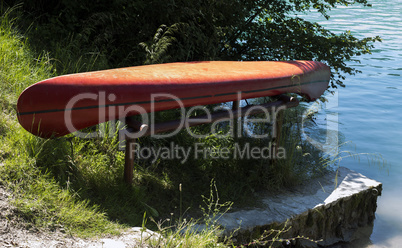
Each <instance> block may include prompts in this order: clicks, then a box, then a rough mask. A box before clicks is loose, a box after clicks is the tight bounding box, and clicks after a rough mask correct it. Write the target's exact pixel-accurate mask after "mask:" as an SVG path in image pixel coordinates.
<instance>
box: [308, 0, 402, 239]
mask: <svg viewBox="0 0 402 248" xmlns="http://www.w3.org/2000/svg"><path fill="white" fill-rule="evenodd" d="M370 3H372V4H373V7H371V8H367V7H362V6H353V7H345V8H337V9H334V10H333V11H331V12H330V15H331V18H330V19H329V20H325V19H324V18H321V17H319V15H315V14H313V15H310V14H309V15H308V19H310V20H314V21H317V22H319V23H320V24H322V25H323V26H325V27H327V28H329V29H330V30H331V31H333V32H335V33H338V32H341V31H345V30H350V31H351V32H352V34H354V35H355V36H357V37H364V36H376V35H379V36H381V38H382V39H383V42H382V43H376V44H375V49H374V51H373V54H371V55H364V56H362V57H360V59H361V64H356V63H350V64H351V65H353V66H356V67H358V69H359V70H361V71H362V72H363V73H361V74H357V75H356V76H348V77H347V79H346V81H345V84H346V88H342V89H339V90H338V92H337V94H336V95H335V96H333V97H329V101H330V102H329V104H328V105H327V110H324V111H326V112H324V114H322V111H321V115H320V118H321V119H322V120H321V122H320V121H319V122H320V123H321V124H320V125H321V128H326V125H327V124H326V123H325V122H326V121H328V120H329V119H332V120H333V119H334V118H333V117H336V120H337V125H336V127H337V129H338V130H339V140H340V143H341V142H351V143H348V144H346V145H345V146H343V147H342V148H341V150H344V151H353V152H355V153H369V154H381V155H382V157H383V158H384V159H385V160H386V161H387V165H386V167H385V168H383V167H382V166H378V165H375V164H373V161H372V160H368V159H366V156H364V155H360V162H359V161H358V160H356V159H346V158H345V159H343V160H342V161H341V162H340V165H341V166H345V167H348V168H350V169H353V170H355V171H358V172H360V173H362V174H364V175H366V176H368V177H370V178H373V179H375V180H378V181H380V182H382V183H383V193H382V196H381V197H379V198H378V208H377V212H376V220H375V223H374V230H373V233H372V235H371V237H370V240H371V243H372V244H371V245H369V247H402V0H393V1H381V0H374V1H370ZM328 106H330V107H328ZM323 116H324V117H325V119H323V118H322V117H323ZM324 120H325V122H324ZM345 155H346V154H345ZM360 247H367V245H364V246H363V245H360Z"/></svg>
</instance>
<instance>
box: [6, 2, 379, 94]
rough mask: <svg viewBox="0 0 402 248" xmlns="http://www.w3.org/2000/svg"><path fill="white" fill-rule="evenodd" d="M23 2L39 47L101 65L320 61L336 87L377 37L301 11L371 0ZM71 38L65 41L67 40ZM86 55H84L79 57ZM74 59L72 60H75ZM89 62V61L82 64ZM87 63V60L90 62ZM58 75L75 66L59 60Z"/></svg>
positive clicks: (324, 11)
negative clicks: (331, 25) (340, 29)
mask: <svg viewBox="0 0 402 248" xmlns="http://www.w3.org/2000/svg"><path fill="white" fill-rule="evenodd" d="M5 3H6V4H8V6H15V5H16V4H18V3H20V4H21V5H22V7H21V11H22V13H23V15H24V20H23V21H22V22H21V25H22V26H23V27H28V26H31V25H32V28H31V29H30V31H29V32H28V34H29V36H30V37H31V38H32V39H34V44H36V46H37V49H38V50H39V51H41V50H42V49H41V48H43V47H46V48H47V50H49V51H50V52H51V56H52V57H53V58H56V59H59V58H60V56H62V55H63V54H61V53H62V51H63V49H62V48H63V47H64V46H66V45H67V44H70V46H71V44H74V45H72V47H76V49H71V48H69V49H68V50H70V51H73V54H76V56H77V54H79V55H80V56H79V57H75V58H74V57H73V56H72V57H71V59H78V58H81V59H82V57H84V61H85V60H86V59H88V60H91V58H92V60H93V56H94V55H96V60H98V62H97V63H98V65H99V67H100V68H106V67H122V66H132V65H140V64H143V63H146V64H149V63H162V62H174V61H201V60H296V59H299V60H318V61H323V62H326V63H327V64H328V65H330V66H331V67H332V82H331V86H332V87H336V86H338V85H339V86H344V83H343V80H344V79H345V75H344V74H354V73H356V72H358V71H357V70H356V69H354V68H352V67H349V66H347V65H346V63H345V62H346V61H347V60H355V58H354V56H355V55H361V54H366V53H370V49H371V48H372V47H373V46H372V42H374V41H380V38H379V37H373V38H370V37H369V38H363V39H358V38H356V37H354V36H353V35H351V33H350V32H344V33H340V34H335V33H333V32H331V31H329V30H327V29H325V28H324V27H322V26H320V25H319V24H317V23H312V22H309V21H306V20H304V19H302V18H300V17H298V14H300V13H308V12H310V11H318V12H319V13H321V14H322V15H323V16H324V17H325V18H327V19H328V18H330V16H329V11H330V10H331V9H332V8H336V7H337V6H348V5H351V4H362V5H364V6H371V5H370V4H368V2H367V0H357V1H353V2H350V1H347V0H338V1H335V0H291V1H282V0H269V1H262V0H259V1H255V0H235V1H233V0H230V1H229V0H207V1H196V0H169V1H165V0H163V1H162V0H155V1H144V0H136V1H129V0H119V1H104V0H98V1H96V3H94V2H93V1H89V0H84V1H82V0H80V1H78V0H73V1H71V0H57V1H54V0H40V1H24V0H5ZM66 41H68V43H66ZM81 56H82V57H81ZM70 61H71V60H70ZM84 64H85V63H84ZM87 64H88V63H87ZM57 69H58V71H59V73H61V72H63V73H66V72H76V71H81V70H86V69H88V67H84V68H75V70H72V69H71V68H69V66H68V65H64V64H59V65H58V66H57Z"/></svg>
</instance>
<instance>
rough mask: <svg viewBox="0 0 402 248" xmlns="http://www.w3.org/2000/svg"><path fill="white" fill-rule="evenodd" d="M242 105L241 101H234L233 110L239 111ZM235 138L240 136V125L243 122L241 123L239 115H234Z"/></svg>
mask: <svg viewBox="0 0 402 248" xmlns="http://www.w3.org/2000/svg"><path fill="white" fill-rule="evenodd" d="M239 107H240V101H233V105H232V110H233V112H237V111H238V110H239ZM232 121H233V127H232V128H233V138H234V139H237V138H238V137H239V133H240V132H241V131H240V132H239V130H238V129H239V125H241V123H240V124H239V117H238V116H237V115H235V116H234V117H233V120H232Z"/></svg>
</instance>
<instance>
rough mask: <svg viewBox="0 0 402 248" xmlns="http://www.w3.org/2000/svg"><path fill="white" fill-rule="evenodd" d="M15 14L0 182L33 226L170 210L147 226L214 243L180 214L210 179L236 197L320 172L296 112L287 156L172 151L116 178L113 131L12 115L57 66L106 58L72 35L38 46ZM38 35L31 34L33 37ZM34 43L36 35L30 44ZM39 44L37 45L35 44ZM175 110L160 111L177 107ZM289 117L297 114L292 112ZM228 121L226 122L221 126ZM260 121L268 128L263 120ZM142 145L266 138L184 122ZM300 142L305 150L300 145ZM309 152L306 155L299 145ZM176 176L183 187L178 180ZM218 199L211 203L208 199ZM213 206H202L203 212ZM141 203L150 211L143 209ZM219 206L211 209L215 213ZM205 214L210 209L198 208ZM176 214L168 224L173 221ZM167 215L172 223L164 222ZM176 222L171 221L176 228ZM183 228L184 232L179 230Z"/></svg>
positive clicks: (188, 243)
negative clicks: (28, 125) (41, 123)
mask: <svg viewBox="0 0 402 248" xmlns="http://www.w3.org/2000/svg"><path fill="white" fill-rule="evenodd" d="M17 23H18V18H16V19H11V15H10V12H9V11H8V12H7V11H6V12H4V13H3V14H2V16H1V23H0V106H1V112H0V164H1V166H0V183H1V184H2V185H5V186H6V187H7V188H9V189H10V190H12V192H13V197H14V198H13V204H15V206H16V207H17V209H18V214H19V215H20V216H21V217H23V218H24V219H26V221H27V222H29V223H31V224H33V225H35V226H36V227H38V228H44V229H50V230H53V229H55V228H62V229H64V230H65V231H66V232H69V233H71V234H73V235H78V236H84V237H90V236H94V235H102V234H116V233H118V232H119V230H121V229H124V228H125V227H128V226H138V225H141V224H142V223H144V221H146V220H147V219H148V218H153V219H155V220H159V219H161V220H162V222H163V220H166V219H167V218H170V219H171V217H172V216H171V214H170V213H173V216H177V217H175V220H171V221H170V222H169V223H168V222H166V221H165V222H163V223H164V225H161V224H160V222H159V221H155V222H151V221H148V222H147V227H149V228H153V229H158V230H160V231H161V232H162V233H163V234H164V236H165V237H166V240H165V241H163V242H168V243H165V244H166V245H168V247H176V246H177V245H179V243H180V242H184V243H185V244H184V243H183V244H184V245H183V246H181V247H193V246H194V245H195V244H197V246H198V247H200V246H199V244H204V245H203V246H204V247H215V246H216V247H218V246H220V245H222V244H221V243H219V242H218V236H217V232H216V231H217V230H216V229H215V227H213V228H210V229H207V230H205V232H202V233H198V234H195V233H193V232H190V231H189V230H191V228H190V227H191V226H194V225H195V224H197V221H185V220H184V219H183V216H184V213H183V212H184V210H187V211H188V212H186V214H188V213H189V212H191V213H192V214H194V216H201V217H202V216H203V211H202V209H199V206H200V205H202V204H203V200H204V198H203V197H202V195H208V194H209V193H210V182H211V180H215V182H216V186H217V188H219V191H220V198H221V199H222V201H223V202H229V201H232V202H235V204H237V205H242V204H246V203H249V202H250V201H254V200H255V199H253V195H254V193H255V192H257V191H259V190H279V189H281V188H283V187H290V186H294V185H297V183H299V182H301V181H303V180H304V179H306V178H307V177H308V176H311V174H312V172H314V173H313V174H314V175H316V174H318V173H322V171H320V168H321V167H320V166H321V164H319V163H318V162H317V161H318V160H319V158H320V154H319V153H318V152H317V151H315V150H311V149H312V148H311V146H308V144H305V143H303V142H302V140H301V138H300V137H301V136H300V133H297V132H294V130H297V127H295V126H293V124H292V123H294V122H293V121H289V122H288V124H287V125H285V126H284V129H283V132H284V133H286V134H287V135H286V142H285V139H284V140H283V141H282V142H283V143H282V145H283V146H284V147H286V151H287V152H288V154H287V155H288V159H286V160H278V161H277V162H276V163H272V161H271V160H269V159H261V160H247V159H244V160H235V159H231V160H227V159H212V158H207V159H204V158H191V159H190V160H189V161H187V162H186V163H185V164H182V163H180V161H178V160H167V161H166V160H158V161H155V162H152V161H151V160H141V161H137V163H136V165H135V171H134V175H135V177H134V183H133V185H130V186H128V185H126V184H125V183H124V182H123V180H122V175H123V166H124V154H123V152H121V151H119V150H118V142H117V138H116V137H111V138H102V139H91V140H85V139H79V138H77V137H74V136H72V135H70V136H67V137H64V138H60V139H53V140H44V139H41V138H38V137H35V136H33V135H31V134H29V133H28V132H26V131H25V130H24V129H23V128H22V127H21V126H20V125H19V124H18V121H17V115H16V102H17V99H18V96H19V94H20V93H21V92H22V91H23V90H24V89H25V88H26V87H28V86H30V85H32V84H34V83H36V82H38V81H41V80H44V79H47V78H49V77H53V76H57V75H59V74H64V73H70V72H80V71H88V70H99V69H104V68H107V67H108V65H107V64H106V63H105V60H104V59H103V55H102V53H101V52H99V51H96V52H94V53H86V54H84V55H79V51H80V50H79V44H78V43H77V42H76V41H75V40H74V39H73V37H74V36H71V37H67V39H65V40H61V41H60V43H59V44H58V45H57V46H55V48H54V49H53V50H52V51H43V52H42V53H40V54H39V55H38V53H37V52H35V50H34V49H33V48H32V47H31V46H30V40H31V39H30V38H28V37H30V36H29V32H28V31H27V33H25V34H24V35H22V34H21V31H20V29H18V28H17V26H16V24H17ZM33 40H35V39H33ZM35 47H36V50H38V49H37V47H38V46H37V45H36V46H35ZM41 51H42V50H41ZM175 114H176V113H175V112H167V113H164V114H162V115H164V116H162V117H163V118H166V116H167V115H171V116H174V115H175ZM288 114H289V116H288V117H286V119H288V120H291V119H292V118H296V117H295V116H297V113H294V112H289V113H288ZM209 128H210V126H203V127H198V128H193V129H192V130H193V131H194V132H196V133H205V132H208V130H209ZM224 131H225V130H222V132H224ZM265 131H266V130H265ZM139 142H140V144H141V145H143V146H151V145H152V146H169V144H170V142H174V143H175V144H178V145H180V146H182V147H189V146H193V144H194V143H195V142H200V143H202V144H203V145H204V146H205V147H209V148H211V149H212V150H214V149H215V150H219V149H221V148H222V147H228V148H230V149H232V150H233V149H234V144H235V142H238V143H239V144H243V145H244V144H247V143H249V142H253V143H252V144H253V145H256V146H260V147H264V146H266V145H267V144H268V143H269V140H268V139H261V140H258V141H256V140H253V139H250V138H241V139H237V140H233V139H231V138H218V137H216V136H214V135H210V136H207V137H205V138H201V139H196V138H193V137H191V136H190V135H188V134H187V133H186V132H180V133H179V134H178V135H176V136H175V137H173V138H172V139H161V140H156V139H152V138H143V139H141V140H140V141H139ZM298 146H302V147H303V153H301V152H300V151H299V149H296V147H298ZM307 153H308V154H310V155H311V156H310V157H309V156H306V155H305V154H307ZM179 185H182V190H181V191H179V189H178V186H179ZM214 209H216V208H214ZM205 210H206V212H208V213H209V211H211V209H209V208H207V209H205V208H204V213H205ZM144 213H146V216H148V217H147V219H144ZM215 214H216V213H215ZM203 217H204V218H202V219H203V220H204V219H206V220H207V222H208V218H205V217H206V216H203ZM172 223H173V224H172ZM167 224H168V225H167ZM172 226H173V227H174V228H172ZM180 237H182V238H183V240H180Z"/></svg>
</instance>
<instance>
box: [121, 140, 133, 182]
mask: <svg viewBox="0 0 402 248" xmlns="http://www.w3.org/2000/svg"><path fill="white" fill-rule="evenodd" d="M135 141H136V139H130V138H126V151H125V152H126V153H125V163H124V177H123V179H124V182H126V183H127V184H129V185H131V184H132V183H133V177H134V152H133V151H132V149H133V148H134V146H135Z"/></svg>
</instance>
